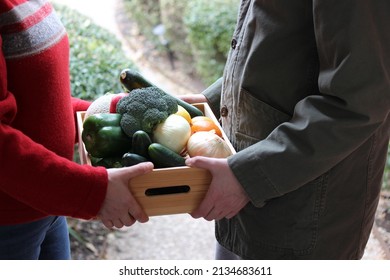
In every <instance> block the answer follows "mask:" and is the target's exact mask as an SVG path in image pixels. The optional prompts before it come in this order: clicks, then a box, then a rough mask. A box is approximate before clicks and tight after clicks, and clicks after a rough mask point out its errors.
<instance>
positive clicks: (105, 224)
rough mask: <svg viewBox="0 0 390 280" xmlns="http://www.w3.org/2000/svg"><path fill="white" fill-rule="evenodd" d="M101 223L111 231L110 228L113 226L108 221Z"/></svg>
mask: <svg viewBox="0 0 390 280" xmlns="http://www.w3.org/2000/svg"><path fill="white" fill-rule="evenodd" d="M102 223H103V225H104V226H105V227H106V228H108V229H112V227H113V226H114V224H113V223H112V222H111V221H110V220H102Z"/></svg>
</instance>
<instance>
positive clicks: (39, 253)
mask: <svg viewBox="0 0 390 280" xmlns="http://www.w3.org/2000/svg"><path fill="white" fill-rule="evenodd" d="M68 259H70V242H69V233H68V226H67V222H66V218H65V217H57V216H50V217H47V218H43V219H41V220H38V221H34V222H31V223H25V224H18V225H6V226H0V260H68Z"/></svg>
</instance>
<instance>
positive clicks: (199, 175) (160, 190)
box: [77, 103, 235, 216]
mask: <svg viewBox="0 0 390 280" xmlns="http://www.w3.org/2000/svg"><path fill="white" fill-rule="evenodd" d="M193 105H194V106H195V107H196V108H198V109H199V110H200V111H202V113H203V114H204V116H206V117H209V118H211V119H212V120H213V122H214V124H215V125H216V126H217V127H218V128H219V130H220V133H221V138H222V139H223V140H224V141H225V142H226V144H227V146H228V148H229V149H230V152H231V154H234V153H235V150H234V148H233V146H232V145H231V143H230V142H229V140H228V138H227V136H226V134H225V133H224V132H223V130H222V128H221V126H220V125H219V122H218V121H217V119H216V117H215V116H214V114H213V112H212V110H211V108H210V107H209V105H208V104H207V103H197V104H193ZM85 116H86V112H77V123H78V137H79V155H80V161H81V163H82V164H89V165H92V162H91V156H90V155H89V154H88V152H87V150H86V148H85V144H84V143H83V139H82V133H83V122H84V120H85ZM210 182H211V175H210V173H209V172H208V171H207V170H205V169H200V168H190V167H187V166H178V167H163V168H157V167H156V168H155V169H154V170H153V171H152V172H151V173H148V174H145V175H142V176H138V177H136V178H134V179H132V180H131V181H130V182H129V189H130V191H131V192H132V194H133V195H134V196H135V198H136V199H137V201H138V202H139V203H140V205H141V206H142V207H143V208H144V210H145V212H146V213H147V214H148V215H149V216H157V215H170V214H179V213H190V212H192V211H193V210H195V208H196V207H197V206H198V205H199V203H200V202H201V200H202V199H203V197H204V195H205V194H206V192H207V189H208V186H209V185H210Z"/></svg>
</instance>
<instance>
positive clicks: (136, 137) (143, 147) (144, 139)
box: [132, 130, 152, 158]
mask: <svg viewBox="0 0 390 280" xmlns="http://www.w3.org/2000/svg"><path fill="white" fill-rule="evenodd" d="M150 144H152V140H151V139H150V136H149V134H147V133H146V132H145V131H143V130H138V131H136V132H134V134H133V139H132V148H133V153H135V154H138V155H140V156H143V157H145V158H148V157H149V154H148V147H149V145H150Z"/></svg>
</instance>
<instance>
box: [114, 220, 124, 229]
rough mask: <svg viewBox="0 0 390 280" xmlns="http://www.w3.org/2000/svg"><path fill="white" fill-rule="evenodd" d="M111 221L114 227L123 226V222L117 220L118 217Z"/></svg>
mask: <svg viewBox="0 0 390 280" xmlns="http://www.w3.org/2000/svg"><path fill="white" fill-rule="evenodd" d="M112 222H113V224H114V227H116V228H122V227H123V223H122V221H121V220H119V219H117V220H114V221H112Z"/></svg>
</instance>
